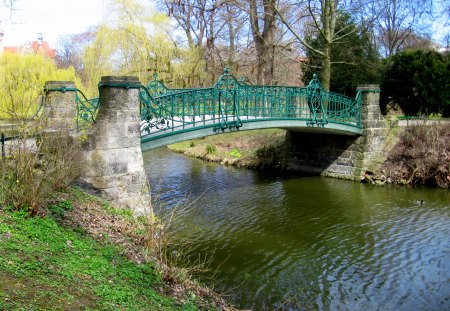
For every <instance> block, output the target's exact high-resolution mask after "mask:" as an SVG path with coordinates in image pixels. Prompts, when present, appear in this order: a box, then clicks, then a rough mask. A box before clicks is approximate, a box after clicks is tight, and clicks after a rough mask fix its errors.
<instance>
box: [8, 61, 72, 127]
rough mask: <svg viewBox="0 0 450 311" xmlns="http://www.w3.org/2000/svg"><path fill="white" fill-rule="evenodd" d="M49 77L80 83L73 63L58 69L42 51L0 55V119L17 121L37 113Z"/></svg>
mask: <svg viewBox="0 0 450 311" xmlns="http://www.w3.org/2000/svg"><path fill="white" fill-rule="evenodd" d="M49 80H60V81H61V80H66V81H67V80H70V81H75V82H76V84H78V85H79V80H78V79H77V77H76V75H75V69H74V68H73V67H69V68H67V69H58V68H56V65H55V64H54V63H53V62H52V61H51V60H49V59H47V58H45V57H43V56H42V55H39V54H38V55H34V54H30V55H18V54H10V53H4V54H2V55H0V119H15V120H19V121H20V120H26V119H28V118H30V117H32V116H33V115H34V114H36V113H37V112H38V108H39V107H40V104H41V102H40V99H41V95H42V92H43V90H44V84H45V82H46V81H49Z"/></svg>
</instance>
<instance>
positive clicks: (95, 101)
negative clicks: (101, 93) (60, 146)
mask: <svg viewBox="0 0 450 311" xmlns="http://www.w3.org/2000/svg"><path fill="white" fill-rule="evenodd" d="M75 101H76V104H77V128H78V129H82V128H85V127H86V126H89V125H90V124H91V123H94V122H95V117H96V115H97V111H98V107H99V98H98V97H95V98H91V99H87V98H86V96H85V95H84V93H83V92H82V91H80V90H79V89H76V92H75Z"/></svg>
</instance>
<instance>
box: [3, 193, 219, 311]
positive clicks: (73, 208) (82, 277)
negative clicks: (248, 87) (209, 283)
mask: <svg viewBox="0 0 450 311" xmlns="http://www.w3.org/2000/svg"><path fill="white" fill-rule="evenodd" d="M146 240H147V235H146V230H145V223H144V222H143V221H138V220H136V219H135V218H133V217H132V215H131V213H130V212H129V211H125V210H117V209H114V208H112V207H110V206H109V204H108V203H106V202H104V201H101V200H99V199H97V198H95V197H92V196H90V195H87V194H85V193H84V192H82V191H81V190H79V189H78V188H72V189H71V190H70V191H69V192H67V193H61V194H59V196H58V197H57V198H55V199H54V200H53V201H52V202H50V204H49V205H48V208H46V209H42V210H40V211H39V212H38V214H37V215H36V216H35V217H30V216H29V214H28V213H26V212H20V211H15V212H13V211H11V210H9V209H7V208H4V207H3V208H1V207H0V280H1V282H0V310H43V309H64V310H71V309H77V310H80V309H81V310H87V309H100V310H197V309H208V310H214V309H225V308H226V306H225V304H224V303H223V301H221V299H220V298H218V296H217V295H215V294H214V293H213V292H212V291H210V290H208V289H205V288H202V287H201V286H199V285H197V284H195V283H194V282H192V281H190V280H183V281H179V280H178V282H177V280H176V279H175V278H172V279H171V283H170V284H169V283H167V282H166V281H165V275H164V273H163V272H162V270H161V268H160V267H159V266H158V265H157V264H156V263H155V262H154V261H153V260H152V258H151V255H150V254H149V251H148V249H147V248H146Z"/></svg>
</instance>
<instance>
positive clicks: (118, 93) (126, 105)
mask: <svg viewBox="0 0 450 311" xmlns="http://www.w3.org/2000/svg"><path fill="white" fill-rule="evenodd" d="M139 86H140V82H139V81H138V79H137V78H136V77H109V76H108V77H102V79H101V82H100V106H99V110H98V112H97V117H96V121H95V123H94V124H92V126H91V127H90V128H88V130H87V132H86V133H83V134H86V136H87V139H86V140H85V141H84V147H85V150H84V155H85V162H84V163H83V164H82V167H83V171H82V172H81V180H82V181H83V184H87V185H89V186H90V187H92V188H94V189H95V190H98V192H99V193H100V194H101V195H102V196H104V197H105V198H107V199H109V200H110V201H112V202H113V203H114V204H115V205H116V206H117V207H124V208H130V209H132V210H133V211H134V213H135V214H136V215H143V214H145V213H147V212H151V200H150V194H149V188H148V187H149V186H148V183H147V175H146V173H145V170H144V162H143V159H142V152H141V140H140V130H139V128H140V111H139ZM45 87H46V90H47V91H46V106H45V108H44V109H45V110H44V113H45V116H46V127H47V128H50V130H56V129H63V130H69V131H70V132H71V133H72V135H73V136H81V133H79V132H77V131H76V118H77V103H76V102H75V98H76V97H75V92H76V88H75V85H74V83H73V82H71V81H49V82H47V83H46V85H45Z"/></svg>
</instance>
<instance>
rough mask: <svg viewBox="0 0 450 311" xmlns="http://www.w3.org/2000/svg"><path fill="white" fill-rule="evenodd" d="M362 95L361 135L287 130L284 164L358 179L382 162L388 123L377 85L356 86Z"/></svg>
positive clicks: (301, 169)
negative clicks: (382, 110) (383, 112)
mask: <svg viewBox="0 0 450 311" xmlns="http://www.w3.org/2000/svg"><path fill="white" fill-rule="evenodd" d="M357 90H358V91H359V92H361V95H362V125H363V135H362V136H346V135H335V134H318V133H309V132H293V131H288V132H287V133H286V151H285V156H284V161H283V168H284V169H286V170H292V171H298V172H302V173H308V174H315V175H323V176H330V177H338V178H345V179H352V180H358V179H359V178H361V176H362V175H363V174H364V172H365V171H366V170H375V168H376V166H377V165H379V164H381V162H382V159H381V158H382V155H383V150H384V148H385V147H386V146H385V142H386V137H387V135H388V132H389V123H388V122H387V121H386V120H385V119H384V117H383V115H382V114H381V111H380V106H379V92H380V89H379V87H378V86H377V85H364V86H360V87H358V89H357Z"/></svg>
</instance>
